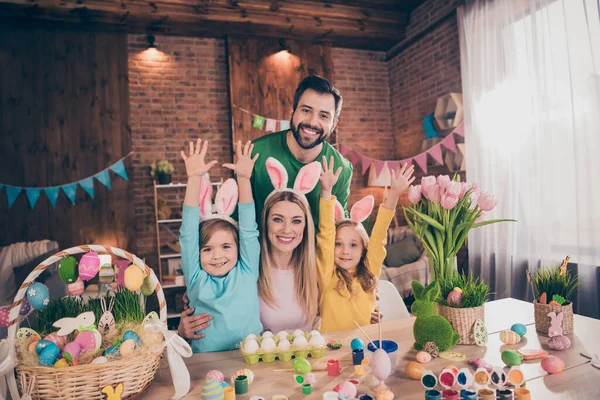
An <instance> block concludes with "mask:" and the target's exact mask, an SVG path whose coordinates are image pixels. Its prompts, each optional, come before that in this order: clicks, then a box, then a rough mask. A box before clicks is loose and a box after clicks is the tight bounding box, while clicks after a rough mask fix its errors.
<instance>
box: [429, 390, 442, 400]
mask: <svg viewBox="0 0 600 400" xmlns="http://www.w3.org/2000/svg"><path fill="white" fill-rule="evenodd" d="M441 398H442V394H441V393H440V392H439V391H437V390H435V389H431V390H427V391H426V392H425V400H440V399H441Z"/></svg>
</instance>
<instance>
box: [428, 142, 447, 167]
mask: <svg viewBox="0 0 600 400" xmlns="http://www.w3.org/2000/svg"><path fill="white" fill-rule="evenodd" d="M427 153H429V155H430V156H431V157H433V159H434V160H435V161H436V162H437V163H438V164H440V165H442V164H444V159H443V158H442V146H440V145H439V144H436V145H435V146H433V147H432V148H431V149H429V150H428V151H427Z"/></svg>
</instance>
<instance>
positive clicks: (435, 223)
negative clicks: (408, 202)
mask: <svg viewBox="0 0 600 400" xmlns="http://www.w3.org/2000/svg"><path fill="white" fill-rule="evenodd" d="M406 210H407V211H408V212H409V213H411V214H413V215H414V216H417V217H419V218H421V219H422V220H423V221H425V222H427V223H428V224H429V225H431V226H433V227H435V228H436V229H439V230H440V231H442V232H444V231H445V229H444V226H443V225H442V224H440V223H439V222H438V221H436V220H435V219H433V218H431V217H430V216H429V215H425V214H423V213H420V212H418V211H417V210H415V209H414V208H407V209H406Z"/></svg>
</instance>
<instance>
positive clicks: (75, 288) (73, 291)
mask: <svg viewBox="0 0 600 400" xmlns="http://www.w3.org/2000/svg"><path fill="white" fill-rule="evenodd" d="M67 290H68V292H69V294H70V295H71V296H81V295H82V294H83V291H84V290H85V285H84V284H83V281H82V280H81V279H77V281H75V283H71V284H69V285H67Z"/></svg>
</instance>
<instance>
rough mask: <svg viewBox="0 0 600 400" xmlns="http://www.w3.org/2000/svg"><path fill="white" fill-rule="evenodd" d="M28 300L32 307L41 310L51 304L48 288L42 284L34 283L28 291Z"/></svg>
mask: <svg viewBox="0 0 600 400" xmlns="http://www.w3.org/2000/svg"><path fill="white" fill-rule="evenodd" d="M27 298H28V299H29V303H30V304H31V307H33V308H35V309H36V310H41V309H43V308H44V307H46V306H47V305H48V303H49V302H50V292H49V291H48V287H47V286H46V285H44V284H43V283H40V282H34V283H32V284H31V286H29V288H28V289H27Z"/></svg>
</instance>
